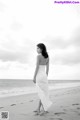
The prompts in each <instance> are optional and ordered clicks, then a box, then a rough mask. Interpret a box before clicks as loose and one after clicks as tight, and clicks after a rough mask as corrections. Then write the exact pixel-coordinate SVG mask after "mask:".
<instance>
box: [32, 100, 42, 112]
mask: <svg viewBox="0 0 80 120" xmlns="http://www.w3.org/2000/svg"><path fill="white" fill-rule="evenodd" d="M40 108H41V100H39V105H38V108H37V110H35V111H34V112H40Z"/></svg>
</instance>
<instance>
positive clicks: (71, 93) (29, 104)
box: [0, 87, 80, 120]
mask: <svg viewBox="0 0 80 120" xmlns="http://www.w3.org/2000/svg"><path fill="white" fill-rule="evenodd" d="M50 99H51V101H52V102H53V105H52V106H51V107H50V108H49V110H48V111H49V113H46V114H45V115H44V116H40V115H37V116H35V113H34V112H33V111H34V110H35V109H36V108H37V105H38V101H39V98H38V95H37V94H30V95H19V96H13V97H6V98H0V112H2V111H9V120H80V87H71V88H63V89H58V90H51V91H50ZM5 120H6V119H5Z"/></svg>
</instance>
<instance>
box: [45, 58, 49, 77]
mask: <svg viewBox="0 0 80 120" xmlns="http://www.w3.org/2000/svg"><path fill="white" fill-rule="evenodd" d="M48 72H49V59H48V62H47V64H46V74H47V76H48Z"/></svg>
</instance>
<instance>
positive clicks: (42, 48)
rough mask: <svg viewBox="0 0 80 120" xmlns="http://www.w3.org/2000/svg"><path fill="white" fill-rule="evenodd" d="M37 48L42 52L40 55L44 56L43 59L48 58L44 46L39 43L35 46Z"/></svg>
mask: <svg viewBox="0 0 80 120" xmlns="http://www.w3.org/2000/svg"><path fill="white" fill-rule="evenodd" d="M37 46H38V47H39V48H40V49H41V50H42V55H43V56H44V58H48V57H49V55H48V52H47V50H46V46H45V45H44V44H43V43H39V44H37Z"/></svg>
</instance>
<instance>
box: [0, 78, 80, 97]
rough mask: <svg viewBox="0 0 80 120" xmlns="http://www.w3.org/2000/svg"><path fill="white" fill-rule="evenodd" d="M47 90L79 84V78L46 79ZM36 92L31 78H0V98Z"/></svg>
mask: <svg viewBox="0 0 80 120" xmlns="http://www.w3.org/2000/svg"><path fill="white" fill-rule="evenodd" d="M48 83H49V90H52V89H55V90H56V89H61V88H67V87H74V86H80V80H48ZM32 93H37V90H36V85H35V84H34V83H33V81H32V80H24V79H23V80H20V79H0V98H2V97H8V96H16V95H22V94H32Z"/></svg>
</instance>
